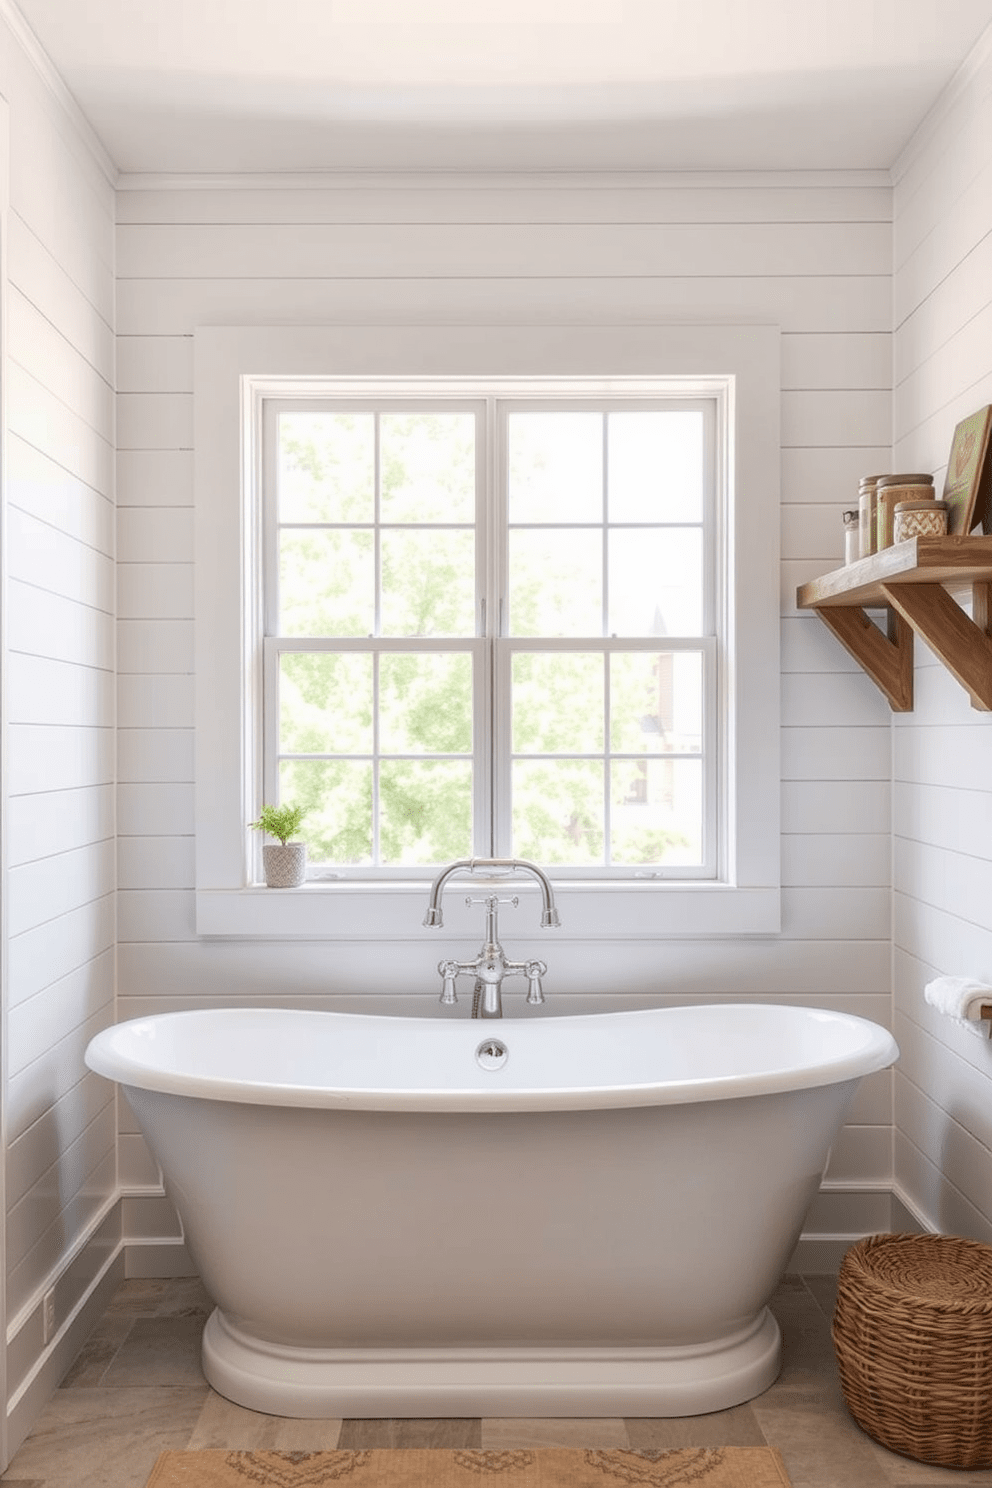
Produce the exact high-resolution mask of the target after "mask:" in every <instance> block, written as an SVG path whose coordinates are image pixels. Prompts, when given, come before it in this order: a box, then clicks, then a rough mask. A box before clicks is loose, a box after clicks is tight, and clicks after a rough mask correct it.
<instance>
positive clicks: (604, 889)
mask: <svg viewBox="0 0 992 1488" xmlns="http://www.w3.org/2000/svg"><path fill="white" fill-rule="evenodd" d="M546 341H547V335H546V333H543V332H542V333H540V334H538V333H536V332H534V331H531V330H529V329H528V328H520V327H506V328H502V329H498V328H493V327H487V328H485V329H484V333H483V332H473V331H471V328H465V327H462V328H443V327H442V328H433V329H431V330H430V332H427V331H425V330H423V329H422V328H417V327H407V328H400V329H397V328H369V327H356V328H348V327H344V328H342V327H337V328H326V329H324V328H309V329H294V328H279V327H276V328H257V329H244V330H238V329H233V330H228V329H208V330H205V331H198V332H197V335H196V368H195V378H196V381H195V387H196V396H195V412H196V424H195V438H196V503H197V509H196V524H197V545H198V549H197V550H198V554H199V555H201V556H200V560H199V562H198V565H197V578H196V583H197V679H196V683H197V924H198V929H199V930H200V932H201V933H205V934H249V935H257V934H274V935H310V936H317V937H324V936H328V937H334V936H335V935H345V936H353V935H355V934H360V935H365V934H374V935H381V936H386V937H389V936H393V937H400V938H403V937H406V936H409V935H410V934H411V933H416V927H417V926H418V925H419V921H420V918H421V916H422V902H421V901H422V898H423V883H424V880H425V878H429V877H430V876H431V874H432V872H433V871H434V869H435V867H436V865H437V864H438V863H439V862H446V861H449V860H450V859H451V858H453V857H456V856H468V855H471V854H473V853H474V854H477V855H480V856H489V855H498V856H523V857H534V858H536V859H537V860H538V861H539V862H541V863H542V864H544V865H545V866H546V867H548V868H549V869H550V870H551V871H552V873H553V876H554V877H555V879H556V880H557V881H558V882H559V883H560V885H561V886H562V892H564V893H565V895H566V896H567V895H568V894H569V893H574V894H581V895H582V896H583V897H582V902H581V908H580V909H579V912H578V920H577V921H576V920H573V923H577V922H578V923H581V926H582V933H583V935H592V936H594V937H598V938H605V939H611V938H618V939H624V940H627V939H630V938H632V937H634V938H636V937H644V936H647V937H651V936H654V935H666V934H673V933H675V934H688V935H694V934H703V933H711V932H712V931H713V930H716V931H718V932H723V933H733V934H739V933H746V932H748V931H755V930H757V931H760V932H767V931H768V930H774V929H776V928H777V923H778V921H777V916H778V700H777V695H778V605H777V506H778V495H777V479H778V475H777V464H778V396H779V394H778V375H777V361H778V347H777V341H778V338H777V332H775V331H773V330H772V329H771V328H769V327H751V326H748V327H691V326H685V327H665V328H658V327H637V328H631V327H627V328H616V329H614V330H612V331H606V330H602V329H599V330H597V329H596V328H585V329H583V328H564V329H560V330H559V332H558V333H557V340H555V342H554V344H553V345H546V344H545V343H546ZM426 347H429V354H428V352H427V351H425V348H426ZM480 361H481V362H484V363H491V364H493V365H495V367H496V368H497V369H498V368H499V365H500V363H501V362H502V363H503V365H504V366H505V365H506V364H507V362H509V363H510V364H511V365H513V364H514V363H515V362H516V363H517V364H518V365H521V364H522V365H523V366H524V367H525V368H527V371H526V375H514V376H506V375H503V374H502V373H501V372H500V371H499V370H497V371H494V372H488V371H487V372H485V373H484V374H483V373H480V371H479V370H478V364H479V362H480ZM535 362H536V363H537V364H538V370H536V371H535V370H534V364H535ZM473 363H474V364H475V365H473ZM541 363H549V364H550V365H547V366H546V367H545V368H544V369H543V370H542V369H541V368H540V364H541ZM570 363H571V364H572V366H571V368H570V365H569V364H570ZM576 364H578V365H577V366H576ZM590 364H592V365H597V364H598V365H603V366H607V367H610V368H611V369H612V370H611V372H610V375H609V376H599V375H595V376H594V375H590V374H589V372H588V371H587V370H585V368H587V367H588V366H589V365H590ZM439 367H440V368H441V369H443V372H440V371H439V370H438V369H439ZM373 368H374V369H375V370H374V372H373V371H372V369H373ZM714 368H717V369H719V370H717V371H714V370H713V369H714ZM260 369H261V370H260ZM545 373H547V374H548V375H545ZM745 492H746V497H747V516H748V520H747V521H746V522H745V521H742V520H741V519H740V512H741V510H742V493H745ZM280 794H281V795H282V796H283V797H284V798H293V799H299V800H303V801H304V802H305V803H306V804H308V805H309V806H311V808H312V810H311V815H310V817H309V818H308V823H307V832H306V835H307V837H308V840H309V842H310V846H311V854H310V856H311V862H312V863H314V864H315V870H314V874H313V877H312V879H311V881H310V882H309V883H308V884H307V886H306V887H305V889H303V890H299V891H295V892H294V893H293V894H291V895H278V894H271V893H270V894H266V892H265V891H264V890H263V889H260V888H259V887H258V884H259V880H260V873H259V872H258V868H257V858H258V856H259V849H260V842H259V837H258V834H254V833H251V832H249V831H248V828H247V824H248V822H250V821H251V820H252V819H253V817H254V815H255V814H257V810H258V806H259V803H260V802H261V800H262V799H269V800H271V799H274V798H275V797H276V796H277V795H280ZM569 885H571V888H569ZM397 896H398V897H397Z"/></svg>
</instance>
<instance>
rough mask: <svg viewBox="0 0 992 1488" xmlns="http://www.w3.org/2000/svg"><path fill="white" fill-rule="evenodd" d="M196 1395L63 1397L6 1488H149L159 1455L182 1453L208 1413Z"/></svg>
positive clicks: (46, 1415) (66, 1393)
mask: <svg viewBox="0 0 992 1488" xmlns="http://www.w3.org/2000/svg"><path fill="white" fill-rule="evenodd" d="M205 1397H206V1386H204V1387H203V1388H202V1389H198V1390H185V1389H180V1390H103V1389H101V1390H88V1389H78V1390H57V1391H56V1392H55V1395H54V1396H53V1398H52V1399H51V1400H50V1401H49V1403H48V1405H47V1406H46V1407H45V1409H44V1411H43V1412H42V1414H41V1416H40V1418H39V1420H38V1422H37V1424H36V1425H35V1427H34V1430H33V1431H32V1432H31V1435H30V1436H29V1437H28V1439H27V1441H25V1442H24V1444H23V1445H22V1446H21V1448H20V1450H19V1451H18V1452H17V1454H16V1456H15V1457H14V1460H13V1462H11V1464H10V1467H9V1468H8V1469H7V1472H6V1474H5V1476H4V1478H3V1479H2V1481H3V1482H4V1483H17V1482H21V1483H22V1485H23V1483H24V1482H25V1481H27V1482H41V1483H43V1484H44V1488H144V1485H145V1483H146V1482H147V1480H148V1475H149V1473H150V1472H151V1470H152V1467H153V1466H154V1464H155V1459H156V1457H157V1456H158V1454H159V1453H160V1452H166V1451H174V1452H179V1451H183V1450H184V1449H185V1447H186V1444H187V1442H188V1441H189V1437H190V1433H191V1432H192V1430H193V1427H194V1425H195V1424H196V1419H197V1417H198V1416H199V1414H200V1412H201V1410H202V1409H203V1401H204V1399H205Z"/></svg>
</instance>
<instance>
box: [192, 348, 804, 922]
mask: <svg viewBox="0 0 992 1488" xmlns="http://www.w3.org/2000/svg"><path fill="white" fill-rule="evenodd" d="M194 347H195V353H194V364H195V381H194V388H195V394H194V442H195V493H196V495H195V500H196V513H195V516H196V544H197V547H196V551H197V555H198V558H199V561H198V562H197V565H196V657H197V661H196V699H197V714H196V717H197V724H196V739H197V766H196V823H197V832H196V866H197V873H196V885H197V887H196V916H197V931H198V933H199V934H201V935H219V936H238V937H258V936H262V937H269V936H272V937H280V936H282V937H291V938H297V937H309V938H314V939H361V940H365V939H368V938H371V937H375V938H379V939H407V938H414V937H417V938H419V925H420V920H421V918H422V913H423V898H424V884H423V882H422V880H420V881H416V882H408V881H403V880H393V881H379V882H374V883H373V882H369V881H365V882H362V881H360V880H339V881H323V882H313V883H310V884H308V885H306V886H305V887H304V888H302V889H296V890H293V891H291V892H290V891H285V892H279V891H276V890H269V889H265V888H262V887H257V886H255V885H254V884H251V883H250V881H249V866H248V865H249V862H250V861H251V855H252V854H253V853H254V852H255V850H256V849H257V840H256V834H252V833H250V831H249V829H248V826H247V823H248V821H249V820H250V819H251V813H252V810H253V807H254V804H255V803H256V802H257V800H258V799H259V796H258V791H259V790H260V788H261V777H260V773H259V772H260V770H261V753H262V752H261V749H260V748H259V747H256V742H255V741H257V740H260V738H261V728H262V716H261V675H262V667H261V658H260V657H259V654H258V642H257V641H256V639H255V638H256V637H260V636H261V635H262V627H261V625H260V623H259V622H260V620H261V603H262V596H261V592H260V577H259V566H258V565H257V564H256V563H255V561H254V555H255V553H256V552H257V551H258V550H259V544H260V543H262V541H263V540H264V524H263V522H262V514H261V512H260V510H259V509H258V503H257V501H253V500H251V499H250V497H251V493H253V492H255V491H257V490H258V488H259V484H260V482H259V480H258V476H259V474H260V464H259V462H260V460H261V448H260V443H261V441H260V440H257V439H256V438H254V437H253V432H252V431H253V428H254V414H255V410H256V404H257V401H258V399H259V398H260V397H263V396H265V394H266V392H269V393H271V392H272V391H273V389H275V388H278V393H279V395H280V397H282V396H286V397H292V396H294V393H298V394H304V393H305V392H306V391H307V390H308V389H309V388H310V387H312V384H311V383H310V382H309V381H308V379H313V378H319V377H321V376H336V377H347V378H352V379H354V382H355V386H356V388H358V387H361V386H362V385H363V381H364V386H365V387H366V390H367V389H368V384H369V380H370V379H374V380H375V382H376V384H377V388H381V387H382V386H383V384H384V383H388V380H389V378H391V377H392V378H396V379H399V380H400V381H401V382H402V383H404V384H406V383H408V382H409V379H410V377H411V376H416V375H424V376H429V377H431V378H432V379H434V380H433V382H432V387H431V392H432V394H433V393H435V392H437V393H438V395H439V396H443V387H439V385H438V382H437V380H436V379H437V378H438V377H441V378H443V377H450V378H451V379H452V384H451V391H452V392H457V394H458V395H459V396H462V397H464V396H465V394H466V382H465V380H464V379H466V378H467V379H472V378H475V379H477V380H478V384H479V386H480V388H481V386H482V385H483V384H490V383H491V382H492V381H494V380H495V381H499V382H506V383H507V384H508V385H511V386H512V384H514V383H515V384H516V385H518V386H519V387H520V389H521V390H522V391H523V390H525V389H527V388H530V389H534V388H535V386H536V383H535V381H534V379H537V378H542V377H543V376H544V375H545V374H547V375H550V376H554V377H560V378H561V379H562V380H570V381H571V380H574V381H575V383H576V386H577V387H579V388H581V386H582V385H583V383H585V384H587V385H588V386H590V387H593V386H594V387H595V390H596V392H597V393H603V392H609V384H610V378H603V377H601V376H598V375H597V374H596V371H595V369H597V368H601V367H604V366H605V367H609V368H610V372H611V376H612V377H615V378H623V379H627V378H642V379H646V380H652V379H663V378H676V379H677V378H680V377H683V378H685V379H691V380H692V381H693V382H694V383H700V382H701V381H702V382H705V383H709V384H710V385H711V386H712V387H713V388H722V389H723V390H724V396H725V397H726V399H727V416H728V421H729V469H728V470H726V471H718V473H717V482H718V487H719V486H720V484H721V482H723V483H725V485H726V486H727V488H728V489H729V491H730V492H731V493H732V499H727V500H726V501H725V502H723V503H721V506H722V507H723V508H724V515H725V519H726V523H727V527H726V532H725V534H724V535H723V537H724V540H723V542H722V543H718V551H720V550H721V549H722V551H723V552H724V553H725V555H726V558H725V564H724V568H725V571H724V573H723V574H722V575H720V576H719V582H718V583H717V586H716V588H717V601H718V603H719V602H720V597H721V596H725V598H726V604H727V615H726V619H725V635H726V654H727V658H728V659H730V663H731V664H727V665H725V666H723V667H722V668H721V673H722V677H723V679H724V680H723V682H722V684H721V685H722V686H724V687H725V688H726V689H727V692H726V697H727V704H726V707H725V709H724V714H725V717H724V727H723V733H722V738H721V740H720V759H721V769H722V771H723V776H724V778H723V780H722V782H721V787H720V788H721V792H722V796H723V800H724V802H725V804H726V812H727V818H728V833H727V840H728V847H727V854H728V861H727V863H726V864H724V865H722V872H721V877H720V879H719V880H718V881H716V882H714V881H712V880H703V881H698V882H694V881H692V880H689V879H680V880H678V881H672V880H671V879H658V880H645V881H643V882H642V881H638V882H636V883H632V882H631V881H630V880H627V881H617V880H613V881H608V880H581V879H580V880H564V881H562V883H561V888H560V899H561V904H562V919H563V924H564V925H565V926H566V932H567V928H568V924H569V920H571V924H572V925H573V926H575V927H577V928H576V930H575V931H573V934H575V935H576V936H577V938H581V939H597V940H598V939H607V940H609V939H624V940H627V939H631V938H635V939H654V938H666V937H669V936H682V937H685V936H691V937H695V936H699V935H706V934H726V935H742V934H770V933H775V932H777V931H778V930H779V928H780V872H779V791H780V787H779V603H778V594H779V583H778V490H779V401H780V385H779V332H778V329H777V327H774V326H767V325H745V326H727V325H688V324H687V325H672V324H664V325H637V326H612V327H596V326H570V327H557V328H549V327H540V326H535V327H521V326H501V327H495V326H486V327H466V326H460V327H455V326H440V327H416V326H401V327H383V326H371V327H370V326H336V327H280V326H276V327H235V328H229V327H204V328H200V329H198V330H197V331H196V333H195V338H194ZM259 368H264V369H265V370H264V373H260V372H259V371H258V369H259ZM714 368H716V369H718V370H717V372H715V373H714V370H713V369H714ZM507 369H512V371H513V374H514V375H513V376H512V377H511V378H506V377H505V373H506V371H507ZM455 379H457V381H456V380H455ZM615 387H616V392H617V393H619V394H620V395H621V396H623V394H624V393H626V392H627V391H629V389H628V387H626V386H619V385H616V384H615ZM656 390H657V388H655V389H653V391H656ZM468 391H469V392H470V391H471V389H470V388H469V389H468ZM507 396H512V393H508V394H507ZM731 758H736V759H737V760H738V770H737V779H736V780H730V779H728V778H727V773H728V772H727V769H726V762H727V761H728V760H729V759H731ZM580 898H581V903H579V902H578V900H579V899H580ZM573 903H574V914H572V915H569V905H570V904H573ZM457 919H458V917H457V915H455V914H452V916H451V922H452V931H453V933H454V934H457V933H458V925H457ZM578 927H581V928H578Z"/></svg>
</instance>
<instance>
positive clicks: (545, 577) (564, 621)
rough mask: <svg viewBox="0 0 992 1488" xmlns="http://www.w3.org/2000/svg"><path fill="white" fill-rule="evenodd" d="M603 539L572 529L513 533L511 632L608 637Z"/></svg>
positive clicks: (513, 633) (521, 634) (511, 556)
mask: <svg viewBox="0 0 992 1488" xmlns="http://www.w3.org/2000/svg"><path fill="white" fill-rule="evenodd" d="M602 555H603V539H602V536H601V534H600V533H599V532H576V531H573V530H570V529H568V528H562V529H558V530H554V531H549V530H548V529H547V528H543V529H541V528H538V529H536V530H535V531H530V532H528V531H520V530H519V529H518V530H517V531H514V532H511V533H510V634H511V635H517V636H523V635H527V636H532V635H544V636H594V635H597V636H598V635H602V634H603V556H602Z"/></svg>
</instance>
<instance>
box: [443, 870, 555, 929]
mask: <svg viewBox="0 0 992 1488" xmlns="http://www.w3.org/2000/svg"><path fill="white" fill-rule="evenodd" d="M485 872H494V873H526V874H528V875H529V876H530V877H531V878H533V879H535V880H536V882H537V884H538V886H539V888H540V890H541V926H542V928H543V929H545V930H546V929H550V928H553V927H555V926H558V925H560V924H561V920H560V919H559V917H558V910H557V909H556V907H555V896H554V890H553V889H552V887H551V882H550V880H549V878H548V875H547V874H546V873H545V872H544V869H543V868H539V867H538V865H537V864H536V863H532V862H531V861H530V859H529V858H456V860H455V861H454V862H453V863H449V864H448V865H447V867H446V868H442V869H441V872H440V873H439V874H438V875H437V877H436V878H435V880H434V882H433V883H432V884H431V892H430V898H429V900H428V903H427V913H426V914H425V915H424V924H425V925H427V926H428V927H436V926H439V925H443V924H444V915H443V912H442V910H441V895H442V894H443V892H444V886H445V884H446V883H447V882H448V879H449V878H451V877H452V876H453V875H454V874H456V873H485Z"/></svg>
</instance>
